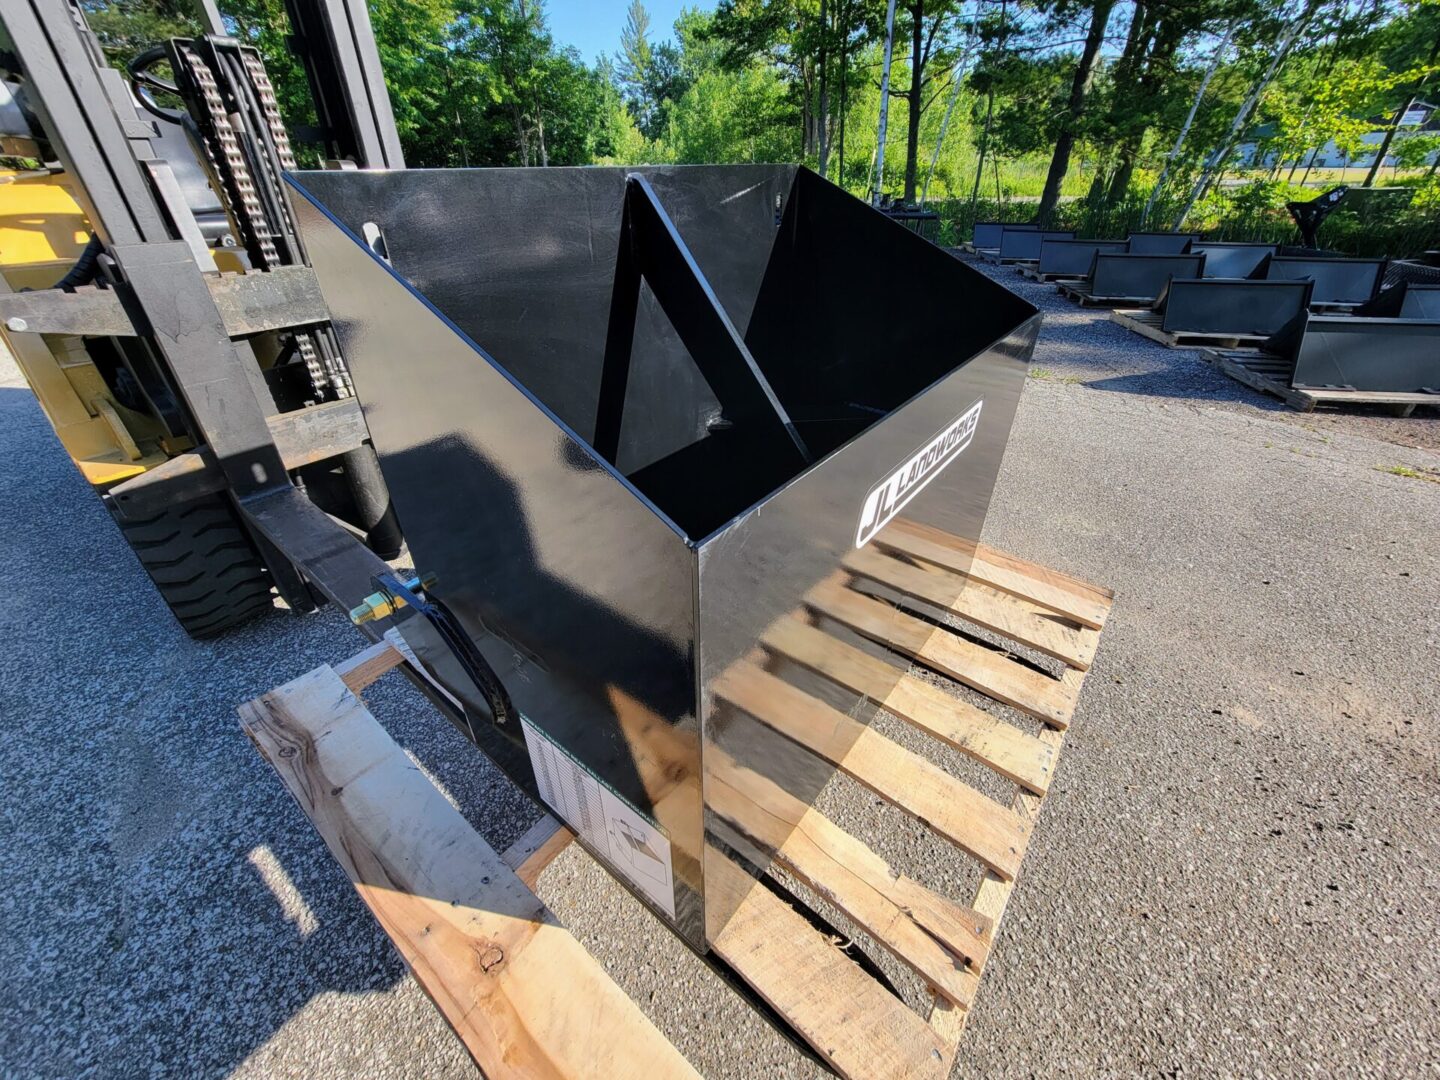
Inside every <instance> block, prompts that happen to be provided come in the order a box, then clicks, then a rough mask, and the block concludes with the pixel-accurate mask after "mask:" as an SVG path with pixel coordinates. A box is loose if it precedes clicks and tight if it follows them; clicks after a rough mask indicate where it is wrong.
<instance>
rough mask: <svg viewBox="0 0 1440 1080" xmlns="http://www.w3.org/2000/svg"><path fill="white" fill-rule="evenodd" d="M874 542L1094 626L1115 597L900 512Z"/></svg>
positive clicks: (1100, 622) (1097, 626)
mask: <svg viewBox="0 0 1440 1080" xmlns="http://www.w3.org/2000/svg"><path fill="white" fill-rule="evenodd" d="M874 543H876V544H879V545H880V546H881V547H882V548H888V549H890V550H892V551H898V552H900V553H901V554H902V555H908V556H910V557H911V558H915V559H923V560H924V561H926V562H931V563H934V564H935V565H937V566H943V567H944V568H945V569H947V570H952V571H954V572H955V573H957V574H964V575H966V576H968V577H970V578H971V579H973V580H975V581H978V582H981V583H983V584H985V585H989V586H990V587H991V588H992V589H999V590H1000V591H1001V592H1006V593H1010V594H1011V595H1012V596H1018V597H1020V598H1021V599H1024V600H1029V601H1030V602H1031V603H1032V604H1036V605H1038V606H1040V607H1042V608H1046V609H1048V610H1050V611H1053V612H1055V613H1057V614H1059V615H1064V616H1065V617H1066V618H1069V619H1073V620H1074V621H1075V622H1078V623H1079V624H1080V625H1081V626H1086V627H1089V628H1090V629H1091V630H1099V629H1100V628H1101V627H1103V626H1104V625H1105V616H1106V614H1108V612H1109V610H1110V602H1111V598H1110V597H1108V596H1106V595H1103V593H1102V592H1101V591H1100V590H1098V589H1096V588H1095V586H1093V585H1087V584H1085V583H1084V582H1081V581H1078V580H1077V579H1075V578H1072V577H1070V576H1069V575H1068V574H1062V573H1060V572H1059V571H1057V570H1050V569H1048V568H1046V567H1040V566H1036V565H1035V564H1033V563H1027V562H1025V561H1024V560H1023V559H1016V558H1014V557H1013V556H1003V555H1001V553H999V552H996V551H995V550H994V549H993V548H986V547H978V548H977V547H976V545H974V544H971V543H969V542H968V541H965V540H961V539H960V538H959V537H955V536H951V535H949V534H948V533H944V532H941V531H940V530H939V529H934V528H931V527H930V526H928V525H922V524H920V523H919V522H915V521H909V520H906V519H903V518H897V519H896V520H895V521H892V522H891V523H890V524H889V525H888V526H886V528H885V530H884V531H883V532H881V533H880V535H879V536H877V537H876V538H875V540H874Z"/></svg>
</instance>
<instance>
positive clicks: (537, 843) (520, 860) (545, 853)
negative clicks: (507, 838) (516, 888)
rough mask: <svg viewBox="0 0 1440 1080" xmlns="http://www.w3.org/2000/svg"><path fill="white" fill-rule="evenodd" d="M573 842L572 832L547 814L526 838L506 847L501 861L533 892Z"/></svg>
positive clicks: (529, 829) (531, 827)
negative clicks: (538, 882) (547, 869)
mask: <svg viewBox="0 0 1440 1080" xmlns="http://www.w3.org/2000/svg"><path fill="white" fill-rule="evenodd" d="M574 839H575V834H574V833H573V832H571V831H570V830H569V829H568V828H566V827H565V826H564V825H562V824H560V822H558V821H556V820H555V819H554V818H553V817H551V816H550V815H549V814H546V815H545V816H544V817H542V818H541V819H540V820H539V821H537V822H536V823H535V824H534V825H531V826H530V828H528V829H526V830H525V835H524V836H522V837H520V839H519V840H516V841H515V843H513V844H511V845H510V846H509V847H508V848H506V849H505V854H504V855H502V856H501V858H503V859H504V860H505V865H506V866H508V867H510V869H511V870H514V871H515V876H516V877H518V878H519V879H520V880H521V881H523V882H524V883H525V885H526V887H527V888H530V889H533V888H535V883H536V882H537V881H538V880H539V879H540V872H541V871H542V870H544V869H545V867H547V866H549V865H550V863H551V862H552V861H554V859H555V856H556V855H559V854H560V852H562V851H564V850H565V849H566V848H567V847H569V846H570V842H571V841H572V840H574Z"/></svg>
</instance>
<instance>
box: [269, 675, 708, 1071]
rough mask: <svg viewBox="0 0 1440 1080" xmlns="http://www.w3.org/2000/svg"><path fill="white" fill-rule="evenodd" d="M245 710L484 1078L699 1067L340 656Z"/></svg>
mask: <svg viewBox="0 0 1440 1080" xmlns="http://www.w3.org/2000/svg"><path fill="white" fill-rule="evenodd" d="M241 720H242V724H243V726H244V728H245V731H246V733H247V734H248V735H249V736H250V738H251V739H252V740H253V741H254V743H255V745H256V746H257V747H258V748H259V750H260V752H261V754H262V755H263V756H264V757H265V759H266V760H267V761H268V762H270V764H271V765H272V766H274V768H275V771H276V772H277V773H278V774H279V775H280V778H281V780H283V781H284V783H285V786H286V788H288V789H289V791H290V794H291V795H293V796H294V797H295V801H296V802H298V803H299V804H300V808H301V809H302V810H303V811H304V812H305V815H306V816H307V817H308V818H309V819H310V821H311V823H312V824H313V825H314V826H315V829H316V831H317V832H319V833H320V835H321V837H322V838H323V839H324V840H325V843H326V845H327V846H328V847H329V849H330V853H331V854H332V855H333V856H334V857H335V861H336V862H337V863H339V864H340V866H341V868H342V869H343V870H344V871H345V873H346V874H347V875H348V876H349V878H350V880H351V882H352V883H353V884H354V886H355V889H356V891H357V892H358V893H359V894H360V897H361V899H362V900H364V901H365V904H366V905H367V906H368V907H369V908H370V911H371V913H372V914H373V915H374V916H375V919H376V921H378V922H379V923H380V925H381V926H382V927H383V928H384V930H385V932H386V933H387V934H388V935H389V936H390V939H391V940H392V941H393V942H394V943H395V947H396V949H398V950H399V952H400V955H401V956H402V957H403V958H404V960H405V963H406V965H407V966H408V967H409V968H410V970H411V972H412V973H413V974H414V976H415V979H416V981H417V982H418V983H419V984H420V985H421V987H422V988H423V989H424V990H425V992H426V994H428V995H429V996H430V998H431V1000H432V1001H434V1002H435V1004H436V1006H437V1007H438V1008H439V1009H440V1011H441V1013H442V1014H443V1015H444V1016H445V1019H446V1021H447V1022H448V1023H449V1024H450V1026H451V1027H452V1028H453V1029H454V1031H455V1033H456V1035H458V1036H459V1037H460V1039H461V1041H462V1042H464V1044H465V1047H466V1049H467V1050H469V1051H470V1054H471V1056H472V1057H473V1058H474V1059H475V1061H476V1063H477V1064H478V1065H479V1066H480V1067H481V1068H482V1069H483V1070H484V1071H485V1075H486V1076H488V1077H491V1078H499V1077H515V1078H517V1080H519V1078H526V1080H533V1078H536V1077H595V1078H597V1080H599V1078H609V1077H616V1076H642V1075H643V1076H646V1077H656V1076H672V1077H696V1076H698V1075H699V1074H698V1073H696V1072H695V1070H694V1069H692V1068H691V1067H690V1065H689V1064H688V1063H687V1062H686V1061H685V1059H684V1058H682V1057H681V1056H680V1054H679V1052H678V1051H677V1050H676V1049H675V1048H674V1046H672V1045H671V1044H670V1042H669V1041H668V1040H667V1039H666V1038H665V1037H664V1036H663V1035H661V1034H660V1032H659V1031H657V1030H656V1029H655V1027H654V1026H653V1025H652V1024H651V1023H650V1021H649V1020H648V1019H646V1017H645V1015H644V1013H642V1012H641V1011H640V1009H639V1008H638V1007H637V1006H636V1005H635V1003H634V1002H633V1001H631V1000H630V998H629V997H627V996H626V995H625V993H624V992H623V991H621V990H620V988H619V987H618V986H616V985H615V983H614V982H613V981H611V979H610V977H609V976H608V975H606V974H605V972H604V970H603V969H602V968H601V967H600V965H599V964H597V963H596V962H595V960H594V959H593V958H592V957H591V956H590V954H589V953H588V952H586V951H585V949H584V947H583V946H582V945H581V944H580V943H579V942H578V941H576V940H575V938H574V937H573V936H571V934H570V933H569V932H568V931H567V930H565V928H564V927H562V926H561V925H560V923H559V921H558V920H556V918H555V917H554V915H553V914H551V912H550V911H549V910H548V909H547V908H546V907H545V906H544V904H542V903H541V902H540V901H539V899H538V898H536V896H535V895H534V893H532V892H531V891H530V890H529V889H528V888H527V887H526V886H525V884H524V883H523V882H521V881H520V879H519V878H518V877H516V876H515V874H514V872H513V871H512V870H511V869H510V867H508V866H506V865H505V863H504V862H503V861H502V860H501V858H500V856H498V855H497V854H496V853H495V852H494V851H493V850H491V848H490V847H489V846H488V845H487V844H486V843H485V842H484V841H483V840H482V839H481V838H480V836H479V834H477V833H476V832H475V830H474V829H472V828H471V827H470V825H469V824H468V823H467V822H466V821H465V819H464V818H463V817H461V816H460V813H459V811H458V810H456V809H455V808H454V807H452V806H451V805H450V803H449V802H447V801H446V799H445V797H444V796H443V795H441V794H440V792H439V791H438V790H437V789H436V788H435V786H434V785H433V784H432V783H431V782H430V781H429V779H427V778H426V776H425V775H424V774H423V773H422V772H420V770H418V769H416V768H415V766H414V764H413V763H412V762H411V761H410V759H409V758H408V757H406V756H405V754H404V752H403V751H402V750H401V749H400V747H399V746H398V745H397V744H396V743H395V741H394V740H393V739H392V738H390V736H389V735H387V734H386V733H385V731H384V729H382V728H381V727H380V725H379V724H378V723H377V722H376V721H375V718H374V717H372V716H371V715H370V713H369V712H368V711H367V710H366V709H365V707H364V706H363V705H362V704H361V703H360V700H359V698H357V697H356V696H355V695H354V693H352V692H351V691H350V689H349V688H348V687H347V686H346V685H345V683H344V682H343V681H342V680H341V678H340V676H339V675H338V674H336V672H335V671H334V670H333V669H331V668H328V667H327V668H320V669H319V670H317V671H313V672H311V673H310V674H309V675H305V676H302V677H301V678H299V679H297V680H295V681H294V682H292V683H289V684H288V685H286V686H283V687H281V688H279V689H278V690H272V691H271V692H270V693H268V694H266V695H264V696H263V697H261V698H258V699H256V700H255V701H252V702H249V703H248V704H246V705H245V706H243V707H242V709H241Z"/></svg>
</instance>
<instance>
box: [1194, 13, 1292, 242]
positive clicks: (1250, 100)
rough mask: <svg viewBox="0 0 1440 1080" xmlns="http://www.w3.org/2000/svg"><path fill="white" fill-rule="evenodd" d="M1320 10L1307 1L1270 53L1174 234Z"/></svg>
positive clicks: (1210, 161)
mask: <svg viewBox="0 0 1440 1080" xmlns="http://www.w3.org/2000/svg"><path fill="white" fill-rule="evenodd" d="M1319 6H1320V0H1305V6H1304V8H1303V9H1302V10H1301V11H1300V12H1299V13H1298V17H1297V18H1295V19H1294V20H1293V21H1291V22H1290V23H1289V24H1288V25H1286V26H1285V29H1284V30H1283V31H1282V32H1281V35H1280V39H1279V41H1277V42H1276V43H1275V46H1274V49H1273V51H1272V52H1271V53H1270V62H1269V64H1268V65H1267V66H1266V68H1265V71H1264V74H1262V75H1261V76H1260V78H1259V79H1258V80H1257V81H1256V82H1255V84H1254V86H1253V87H1252V88H1251V90H1250V93H1249V95H1248V96H1247V97H1246V98H1245V100H1244V102H1242V103H1241V105H1240V109H1239V110H1238V111H1237V112H1236V114H1235V119H1234V120H1233V121H1232V122H1231V124H1230V128H1229V130H1228V131H1227V132H1226V134H1225V136H1224V138H1223V139H1222V140H1221V142H1220V144H1219V145H1218V146H1217V147H1216V148H1215V150H1214V152H1213V153H1212V154H1211V155H1210V156H1209V157H1208V158H1207V159H1206V161H1205V166H1204V167H1203V168H1202V169H1201V170H1200V176H1199V179H1197V180H1196V181H1195V186H1194V187H1193V188H1192V189H1191V190H1190V196H1189V198H1188V199H1186V201H1185V204H1184V206H1182V207H1181V208H1180V214H1179V216H1178V217H1176V219H1175V225H1174V230H1175V231H1176V232H1178V231H1179V230H1180V228H1181V226H1183V225H1184V224H1185V219H1186V218H1187V217H1189V216H1190V211H1191V210H1192V209H1193V208H1194V206H1195V202H1196V200H1197V199H1199V198H1200V196H1201V195H1202V194H1204V192H1205V190H1206V189H1207V188H1208V187H1209V186H1210V182H1211V181H1212V180H1213V179H1214V178H1215V172H1216V169H1217V168H1219V167H1220V166H1221V165H1223V164H1224V163H1225V161H1226V159H1228V158H1229V156H1230V151H1231V149H1232V148H1233V147H1234V146H1235V141H1236V140H1237V139H1238V138H1239V137H1240V133H1241V132H1243V131H1244V130H1245V125H1246V123H1247V122H1248V121H1249V119H1250V114H1251V113H1252V112H1253V111H1254V109H1255V105H1256V103H1258V102H1259V100H1260V98H1261V96H1262V95H1263V94H1264V93H1265V90H1266V88H1268V87H1269V85H1270V83H1271V80H1273V79H1274V78H1275V74H1276V72H1278V71H1279V70H1280V67H1281V65H1282V64H1284V63H1285V58H1286V57H1287V56H1289V54H1290V50H1291V48H1292V47H1293V46H1294V44H1295V42H1296V40H1297V39H1298V38H1299V36H1300V35H1301V34H1302V33H1303V32H1304V31H1305V30H1306V29H1307V28H1308V27H1309V25H1310V21H1311V19H1313V18H1314V17H1315V12H1316V10H1317V9H1318V8H1319Z"/></svg>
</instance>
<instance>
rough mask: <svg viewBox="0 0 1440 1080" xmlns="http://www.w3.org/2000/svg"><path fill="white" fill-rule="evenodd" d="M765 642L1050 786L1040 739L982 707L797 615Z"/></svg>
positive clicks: (1012, 772) (972, 753)
mask: <svg viewBox="0 0 1440 1080" xmlns="http://www.w3.org/2000/svg"><path fill="white" fill-rule="evenodd" d="M764 642H765V645H766V646H767V647H768V648H770V649H771V650H772V651H774V652H776V653H779V654H780V655H782V656H784V657H785V658H787V659H789V660H792V661H794V662H795V663H797V664H799V665H801V666H802V667H806V668H809V669H810V670H811V671H814V672H815V673H816V674H818V675H823V676H825V678H827V679H829V680H830V681H831V682H833V683H835V684H836V685H837V686H843V687H844V688H845V689H847V690H849V691H851V692H852V693H855V694H860V695H863V696H864V697H867V698H869V699H870V700H871V701H873V702H875V703H876V704H877V705H880V706H881V707H883V708H884V709H885V710H886V711H888V712H891V713H893V714H895V715H896V716H898V717H899V718H900V719H901V720H904V721H905V722H906V723H908V724H912V725H914V726H915V727H917V728H919V729H920V730H921V731H924V732H925V733H926V734H928V735H933V736H935V737H936V738H937V739H939V740H941V741H942V742H944V743H945V744H946V745H948V746H951V747H954V748H955V749H956V750H959V751H960V752H961V753H962V754H965V755H966V756H968V757H972V758H974V759H975V760H976V761H978V762H980V763H981V764H983V765H986V766H988V767H989V768H991V769H994V770H995V771H996V772H998V773H999V774H1000V775H1002V776H1004V777H1007V778H1008V779H1011V780H1014V781H1015V782H1016V783H1018V784H1023V785H1024V786H1026V787H1030V788H1035V789H1037V790H1042V791H1043V790H1044V789H1045V788H1046V787H1048V786H1049V782H1050V776H1051V760H1052V759H1051V756H1050V754H1049V752H1048V751H1047V750H1046V749H1045V748H1044V746H1043V745H1042V744H1041V743H1040V741H1039V740H1038V739H1036V738H1035V736H1033V735H1031V734H1029V733H1027V732H1024V731H1021V730H1020V729H1019V728H1017V727H1015V726H1014V725H1013V724H1007V723H1006V722H1005V721H1003V720H1001V719H999V718H998V717H994V716H991V715H990V714H989V713H988V712H986V711H985V710H984V709H979V708H976V707H975V706H974V705H971V704H970V703H969V702H968V701H965V700H963V699H961V698H958V697H956V696H955V695H953V694H948V693H946V692H945V691H944V690H941V689H940V688H938V687H935V686H931V685H930V684H929V683H927V682H924V681H922V680H920V679H918V678H916V677H915V676H913V675H909V674H907V673H906V672H904V671H901V670H900V669H899V668H897V667H895V666H894V665H893V664H888V663H886V662H885V661H884V660H881V659H880V658H879V657H875V656H871V655H870V654H869V653H866V652H862V651H861V650H860V649H857V648H855V647H854V646H853V645H848V644H846V643H845V642H843V641H839V640H837V639H836V638H833V637H831V636H830V635H829V634H827V633H825V632H824V631H823V630H817V629H816V628H814V627H812V626H807V625H806V624H805V623H803V622H801V621H800V620H798V619H795V618H788V619H782V620H781V621H780V622H778V623H776V624H775V625H774V626H772V627H771V628H770V629H769V630H767V631H766V632H765V637H764Z"/></svg>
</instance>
